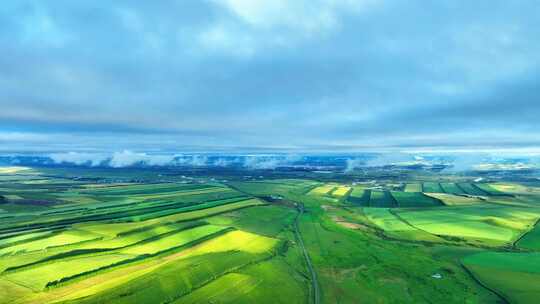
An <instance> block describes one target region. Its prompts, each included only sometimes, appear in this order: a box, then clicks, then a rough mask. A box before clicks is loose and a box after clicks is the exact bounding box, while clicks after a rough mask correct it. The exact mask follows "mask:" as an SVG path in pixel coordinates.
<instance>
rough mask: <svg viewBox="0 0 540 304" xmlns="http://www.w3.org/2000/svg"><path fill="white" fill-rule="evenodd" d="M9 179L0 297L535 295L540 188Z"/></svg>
mask: <svg viewBox="0 0 540 304" xmlns="http://www.w3.org/2000/svg"><path fill="white" fill-rule="evenodd" d="M0 168H2V167H0ZM201 170H203V169H201ZM3 172H4V173H2V171H1V170H0V195H1V196H2V198H3V200H2V201H1V203H0V209H1V210H2V211H0V304H8V303H21V304H25V303H66V304H68V303H69V304H74V303H88V304H93V303H126V304H128V303H129V304H131V303H143V304H144V303H174V304H182V303H299V304H300V303H306V304H307V303H317V304H320V303H504V302H509V303H535V300H536V299H538V297H539V296H540V294H539V293H540V291H539V289H538V286H540V269H537V268H538V267H536V266H537V265H540V257H539V254H540V253H539V252H540V228H539V226H538V225H537V223H538V221H539V219H540V203H539V202H540V200H539V199H540V185H538V186H537V185H536V184H535V183H523V184H520V183H517V182H512V183H506V182H497V183H492V182H487V183H471V182H463V181H472V180H474V178H465V177H462V176H452V175H448V176H442V175H443V174H440V173H437V174H439V175H441V177H440V178H439V177H437V176H435V173H429V174H426V176H413V177H411V178H410V179H407V178H405V177H404V178H403V179H399V180H397V179H396V178H395V177H389V175H386V174H384V175H381V176H379V175H376V174H375V175H374V176H369V177H364V176H361V177H359V178H358V180H344V179H343V178H344V177H343V175H340V174H341V173H340V174H337V175H324V174H323V175H320V176H317V177H318V178H310V177H309V176H310V174H311V173H306V172H302V173H291V174H298V175H299V176H298V177H294V176H292V177H291V176H287V174H289V173H287V174H285V173H280V174H279V175H277V176H269V177H266V176H262V175H261V176H257V177H256V178H254V177H246V175H249V174H248V173H247V172H244V171H242V172H241V173H236V172H229V171H224V173H221V174H225V175H223V176H221V175H216V176H212V175H210V174H209V173H208V172H205V171H203V172H202V173H201V174H199V175H197V174H194V175H193V177H191V176H190V177H189V178H188V177H186V176H187V175H188V174H189V173H185V172H183V173H182V174H171V175H166V178H164V175H163V174H162V172H160V171H158V170H157V169H145V170H142V169H141V170H139V169H137V170H135V169H133V170H132V169H130V170H127V169H126V170H123V169H105V168H90V169H81V168H39V169H24V170H23V169H20V170H19V169H17V168H11V167H10V168H6V169H4V171H3ZM248 172H249V171H248ZM226 174H230V175H226ZM260 174H270V173H260ZM326 174H328V173H326ZM81 178H88V180H81ZM339 178H342V179H339ZM94 179H95V180H94ZM135 180H136V181H137V182H135ZM143 180H144V181H143ZM418 180H426V181H427V182H423V183H419V182H416V181H418ZM434 180H444V181H446V182H441V183H439V182H434ZM98 181H99V182H98ZM220 181H223V182H220ZM350 185H352V186H350Z"/></svg>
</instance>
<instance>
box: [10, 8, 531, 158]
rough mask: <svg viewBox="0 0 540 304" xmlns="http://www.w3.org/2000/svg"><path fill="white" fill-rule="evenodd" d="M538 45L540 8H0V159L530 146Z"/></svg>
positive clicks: (527, 147) (511, 147)
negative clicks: (54, 154) (10, 155)
mask: <svg viewBox="0 0 540 304" xmlns="http://www.w3.org/2000/svg"><path fill="white" fill-rule="evenodd" d="M538 37H540V2H538V1H493V0H491V1H481V0H479V1H420V0H418V1H404V0H402V1H399V0H396V1H384V0H380V1H377V0H294V1H292V0H291V1H281V0H273V1H259V0H222V1H219V0H215V1H211V0H208V1H204V0H200V1H187V0H186V1H159V2H155V1H60V0H58V1H6V2H5V3H2V7H0V52H1V54H2V56H0V105H1V106H2V109H1V111H0V147H1V148H0V151H19V152H22V151H38V152H39V151H42V152H45V151H48V152H50V151H121V150H124V149H130V150H137V151H150V152H152V151H157V152H159V151H307V152H309V151H336V152H340V151H367V150H387V149H398V150H407V149H413V150H414V149H428V150H429V149H446V150H448V149H450V150H451V149H473V150H474V149H492V148H493V149H529V148H530V149H537V148H538V147H539V146H540V136H538V135H539V134H540V132H539V131H540V123H539V120H538V117H540V98H539V97H540V91H539V90H538V88H539V85H540V83H539V82H540V81H539V80H540V39H538Z"/></svg>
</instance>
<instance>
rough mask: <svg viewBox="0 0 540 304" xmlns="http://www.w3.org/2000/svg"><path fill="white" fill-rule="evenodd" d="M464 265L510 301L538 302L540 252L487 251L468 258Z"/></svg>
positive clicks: (464, 260) (539, 291)
mask: <svg viewBox="0 0 540 304" xmlns="http://www.w3.org/2000/svg"><path fill="white" fill-rule="evenodd" d="M463 264H464V265H465V266H466V267H467V268H468V269H469V270H470V271H471V272H472V273H473V275H474V276H475V277H476V278H477V279H478V280H479V281H480V282H482V283H483V284H485V285H486V286H488V287H489V288H492V289H493V290H495V291H497V292H498V293H499V294H500V295H501V296H502V297H504V298H505V299H506V300H507V301H508V302H510V303H531V304H532V303H538V299H539V297H540V284H538V282H540V253H504V252H485V253H479V254H475V255H471V256H468V257H466V258H464V259H463Z"/></svg>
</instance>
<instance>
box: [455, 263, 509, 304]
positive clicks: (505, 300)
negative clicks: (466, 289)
mask: <svg viewBox="0 0 540 304" xmlns="http://www.w3.org/2000/svg"><path fill="white" fill-rule="evenodd" d="M459 264H460V265H461V267H462V268H463V269H465V272H466V273H467V274H468V275H469V276H471V277H472V278H473V280H474V281H475V282H476V283H478V284H480V286H482V287H484V288H485V289H487V290H489V291H491V292H492V293H494V294H495V295H496V296H498V297H499V298H500V299H501V300H503V302H504V303H505V304H510V303H511V302H510V301H508V299H507V298H506V297H505V296H503V295H502V294H501V293H500V292H499V291H497V290H495V289H493V288H491V287H489V286H487V285H486V284H485V283H484V282H482V281H481V280H480V279H479V278H477V277H476V276H475V275H474V273H473V272H472V271H471V270H470V269H469V268H467V266H465V265H464V264H463V262H462V261H459Z"/></svg>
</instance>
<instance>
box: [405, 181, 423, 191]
mask: <svg viewBox="0 0 540 304" xmlns="http://www.w3.org/2000/svg"><path fill="white" fill-rule="evenodd" d="M405 192H422V184H421V183H412V184H406V185H405Z"/></svg>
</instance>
